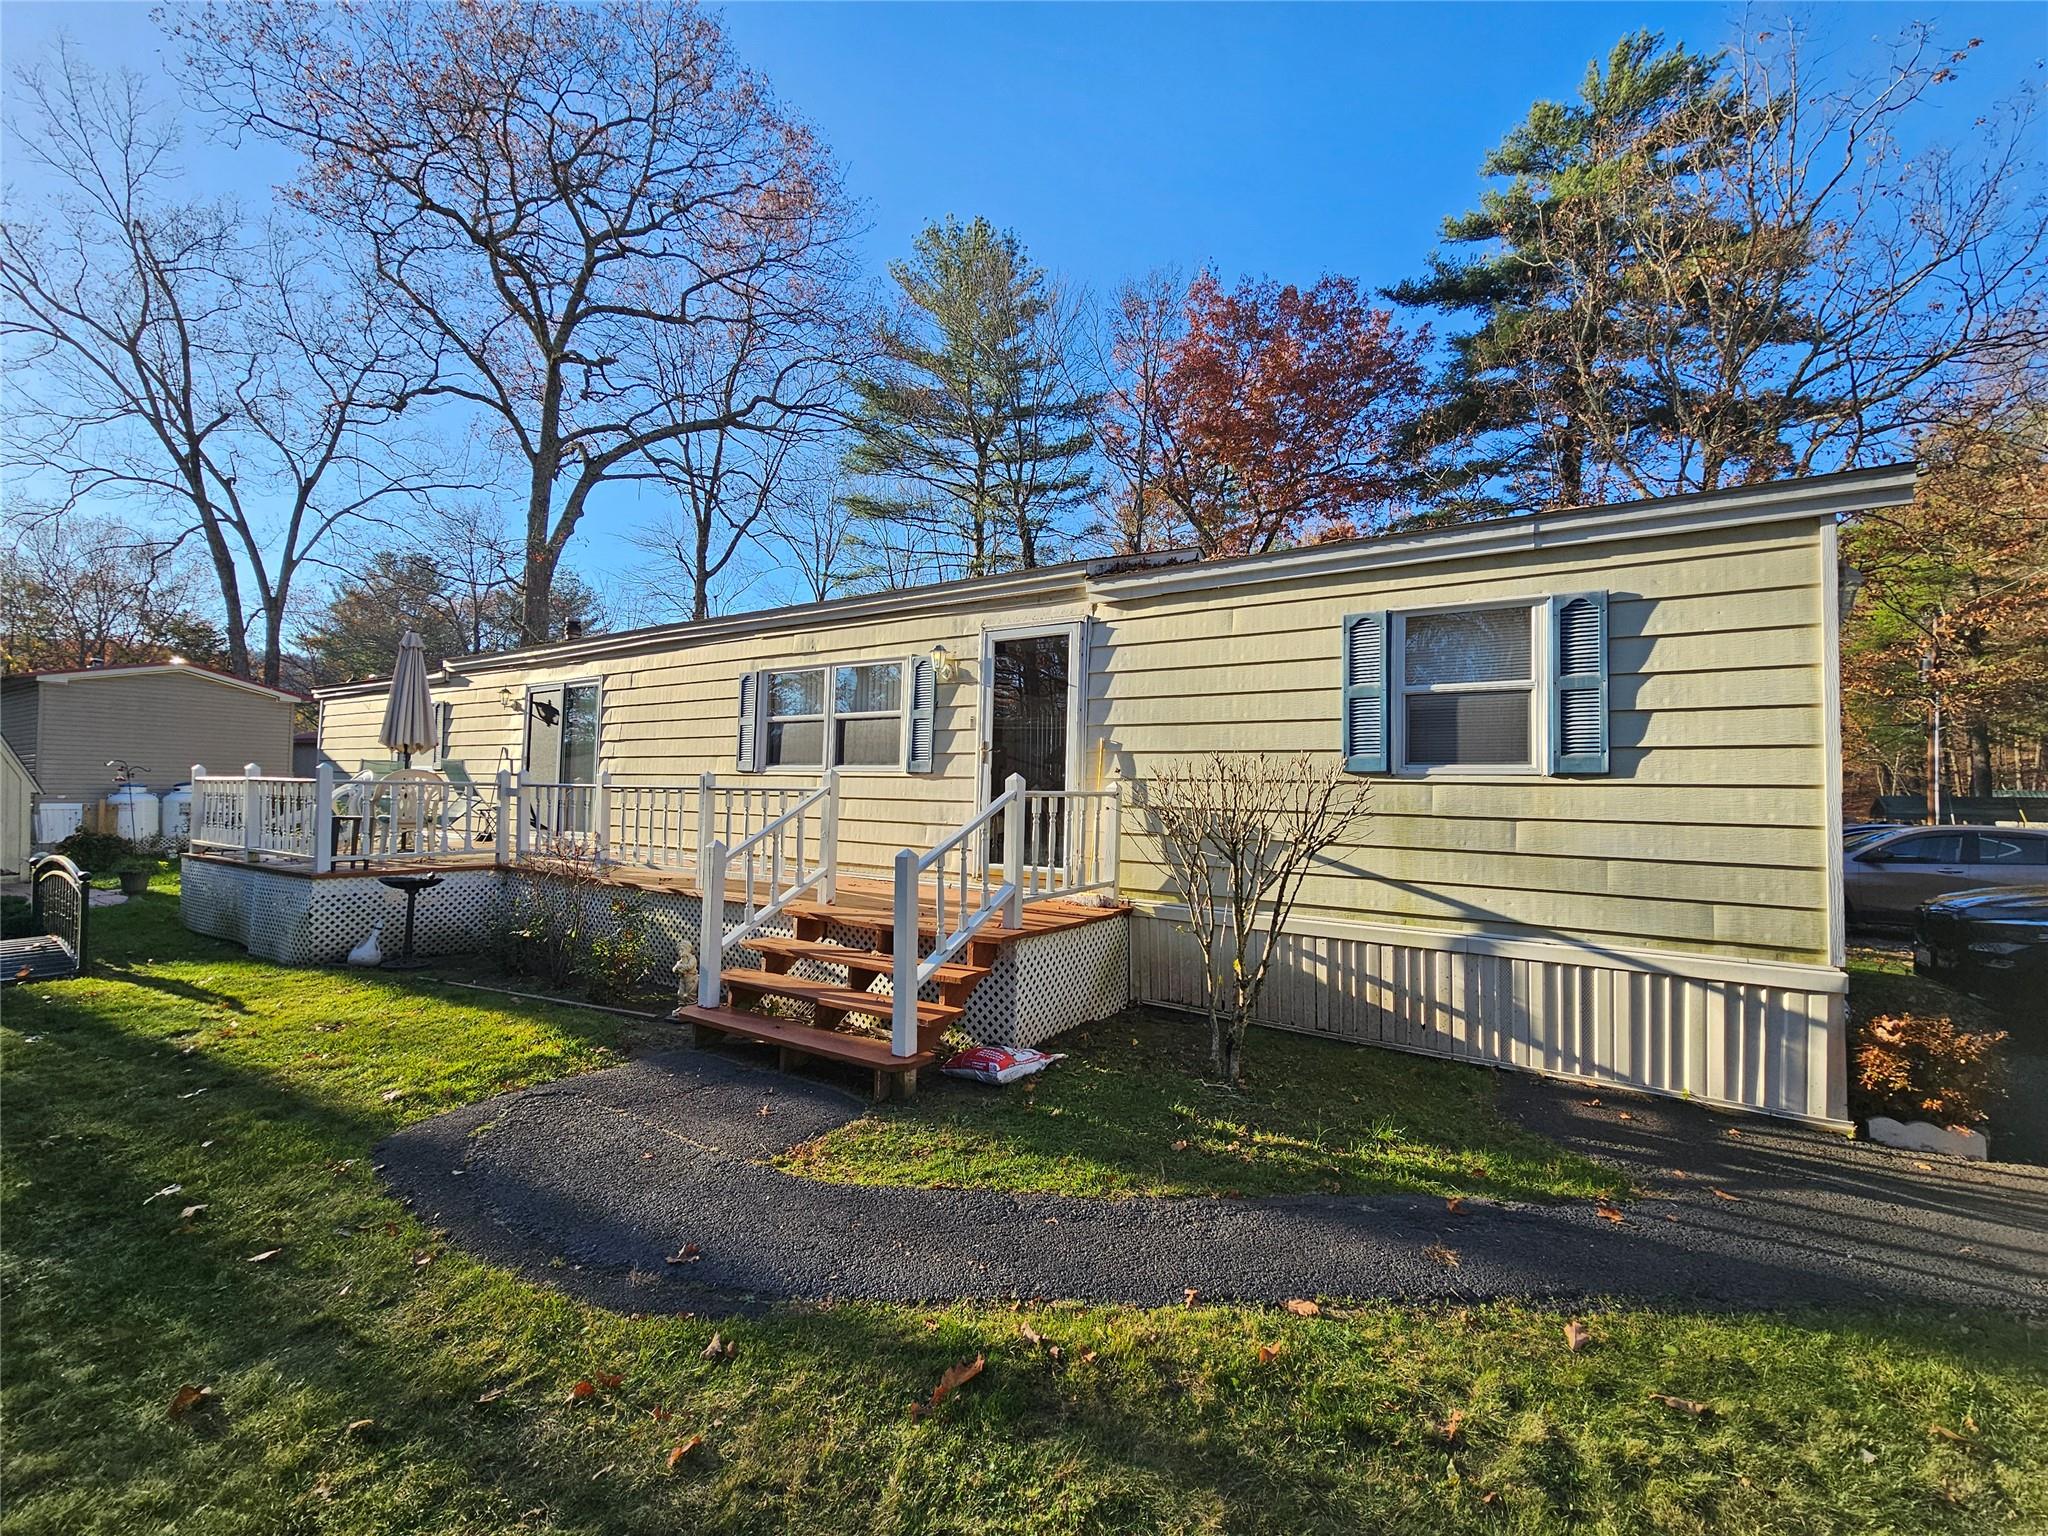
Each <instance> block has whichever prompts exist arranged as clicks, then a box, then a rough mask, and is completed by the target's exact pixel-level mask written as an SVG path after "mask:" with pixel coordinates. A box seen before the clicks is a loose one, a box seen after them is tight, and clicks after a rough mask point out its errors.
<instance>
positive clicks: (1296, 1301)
mask: <svg viewBox="0 0 2048 1536" xmlns="http://www.w3.org/2000/svg"><path fill="white" fill-rule="evenodd" d="M1280 1305H1281V1306H1283V1307H1285V1308H1286V1309H1287V1310H1288V1311H1290V1312H1292V1313H1293V1314H1294V1315H1295V1316H1296V1317H1319V1316H1321V1314H1322V1310H1323V1309H1322V1308H1321V1307H1319V1306H1317V1305H1316V1304H1315V1303H1314V1302H1312V1301H1304V1300H1302V1299H1301V1297H1299V1296H1296V1297H1293V1298H1291V1299H1289V1300H1287V1301H1283V1302H1281V1303H1280Z"/></svg>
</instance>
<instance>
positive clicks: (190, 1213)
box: [178, 1205, 206, 1221]
mask: <svg viewBox="0 0 2048 1536" xmlns="http://www.w3.org/2000/svg"><path fill="white" fill-rule="evenodd" d="M205 1209H206V1207H205V1206H204V1205H188V1206H186V1207H185V1209H183V1210H182V1211H180V1212H178V1220H180V1221H190V1220H191V1219H192V1218H193V1217H194V1216H197V1215H198V1214H199V1213H200V1212H201V1211H203V1210H205Z"/></svg>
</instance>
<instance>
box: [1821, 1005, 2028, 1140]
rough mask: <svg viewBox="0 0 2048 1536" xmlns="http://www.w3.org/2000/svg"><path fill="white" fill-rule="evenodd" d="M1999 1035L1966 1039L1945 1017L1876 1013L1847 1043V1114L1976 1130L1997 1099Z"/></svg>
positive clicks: (1979, 1034)
mask: <svg viewBox="0 0 2048 1536" xmlns="http://www.w3.org/2000/svg"><path fill="white" fill-rule="evenodd" d="M2004 1040H2005V1031H2003V1030H1996V1031H1983V1032H1977V1033H1972V1032H1969V1031H1966V1030H1962V1029H1959V1028H1957V1027H1956V1021H1955V1020H1954V1019H1952V1018H1950V1017H1949V1016H1948V1015H1946V1014H1925V1013H1896V1014H1881V1015H1879V1016H1878V1017H1876V1018H1873V1019H1867V1020H1865V1021H1863V1022H1862V1023H1861V1024H1860V1025H1859V1026H1858V1027H1857V1029H1856V1031H1855V1037H1854V1039H1853V1040H1852V1041H1851V1044H1850V1061H1851V1066H1852V1071H1851V1074H1850V1087H1849V1099H1850V1105H1849V1107H1850V1109H1851V1111H1852V1112H1854V1113H1855V1114H1856V1115H1857V1116H1858V1118H1861V1119H1867V1118H1869V1117H1870V1116H1871V1115H1890V1116H1892V1117H1893V1118H1894V1119H1899V1120H1931V1121H1933V1122H1935V1123H1936V1124H1937V1125H1962V1126H1973V1125H1982V1124H1983V1123H1984V1122H1985V1121H1986V1120H1987V1119H1989V1118H1990V1115H1991V1107H1992V1105H1993V1104H1994V1103H1995V1102H1996V1101H1997V1100H1998V1098H1999V1096H2000V1093H2001V1084H2000V1078H2001V1075H2002V1072H2001V1064H2000V1061H1999V1057H1998V1047H1999V1046H2000V1045H2001V1044H2002V1043H2003V1042H2004Z"/></svg>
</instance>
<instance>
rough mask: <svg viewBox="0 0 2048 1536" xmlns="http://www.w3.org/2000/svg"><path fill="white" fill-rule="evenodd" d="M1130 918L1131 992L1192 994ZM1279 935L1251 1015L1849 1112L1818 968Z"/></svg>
mask: <svg viewBox="0 0 2048 1536" xmlns="http://www.w3.org/2000/svg"><path fill="white" fill-rule="evenodd" d="M1131 921H1132V923H1133V924H1134V925H1135V928H1136V932H1135V934H1134V943H1135V945H1136V962H1137V963H1136V966H1135V968H1134V970H1135V978H1136V991H1137V995H1138V997H1139V998H1140V999H1142V1000H1143V1001H1145V1002H1152V1003H1162V1004H1166V1005H1168V1006H1173V1007H1186V1008H1193V1007H1199V1006H1201V1004H1202V963H1201V958H1200V953H1199V951H1198V950H1197V949H1196V948H1195V943H1194V939H1193V937H1192V935H1191V934H1189V932H1188V931H1187V929H1186V928H1185V926H1184V925H1182V924H1180V923H1177V922H1174V921H1172V920H1170V919H1169V918H1167V917H1163V916H1157V915H1151V914H1145V913H1136V914H1133V916H1132V918H1131ZM1280 942H1281V944H1282V946H1283V948H1282V949H1281V951H1280V952H1279V953H1277V954H1276V955H1275V956H1274V961H1273V969H1272V972H1271V974H1270V975H1269V977H1268V979H1267V982H1266V989H1265V992H1264V993H1263V994H1262V996H1261V997H1260V999H1259V1020H1258V1022H1260V1023H1261V1024H1266V1025H1270V1026H1272V1027H1274V1028H1279V1029H1292V1030H1299V1031H1301V1032H1303V1033H1305V1034H1318V1035H1329V1036H1333V1037H1335V1038H1338V1039H1343V1040H1354V1041H1358V1042H1360V1043H1362V1044H1370V1045H1384V1046H1392V1047H1394V1048H1395V1049H1397V1050H1405V1051H1418V1052H1422V1053H1424V1054H1426V1055H1431V1056H1448V1057H1453V1058H1455V1059H1458V1060H1461V1061H1474V1062H1483V1063H1486V1064H1489V1065H1492V1066H1497V1067H1509V1068H1515V1069H1518V1070H1521V1071H1527V1072H1537V1073H1542V1074H1545V1075H1549V1076H1556V1077H1572V1078H1583V1079H1588V1080H1591V1081H1594V1082H1606V1083H1615V1084H1620V1085H1625V1086H1627V1087H1631V1088H1640V1089H1644V1090H1646V1091H1648V1092H1651V1093H1663V1094H1671V1095H1675V1096H1680V1097H1685V1098H1694V1099H1701V1100H1704V1101H1706V1102H1708V1103H1712V1104H1722V1105H1727V1106H1729V1107H1732V1108H1741V1109H1752V1110H1761V1111H1764V1112H1765V1113H1768V1114H1776V1115H1784V1116H1787V1117H1790V1118H1795V1119H1800V1120H1806V1121H1813V1122H1819V1123H1822V1124H1827V1125H1831V1126H1839V1125H1845V1124H1846V1123H1847V1121H1846V1116H1847V1113H1848V1108H1847V1066H1846V1060H1845V1056H1846V1052H1845V1048H1844V1043H1843V1032H1844V1020H1843V1007H1842V1004H1843V998H1842V996H1841V994H1840V991H1839V989H1838V988H1830V987H1829V985H1828V983H1827V979H1826V978H1828V977H1829V976H1830V975H1831V974H1833V973H1829V972H1827V971H1826V970H1825V968H1823V967H1820V966H1804V967H1793V966H1789V965H1787V966H1779V967H1776V968H1771V967H1766V966H1758V967H1756V968H1755V974H1754V976H1753V977H1752V978H1749V979H1742V978H1739V977H1737V976H1735V975H1733V974H1732V973H1731V971H1730V968H1729V967H1727V966H1719V967H1717V966H1715V965H1713V964H1712V963H1708V962H1694V961H1693V959H1692V957H1688V956H1685V955H1679V954H1672V955H1659V956H1655V957H1648V956H1638V957H1626V956H1619V955H1601V956H1598V957H1595V956H1593V955H1591V954H1590V953H1589V952H1587V951H1583V950H1565V949H1563V947H1562V946H1555V948H1556V949H1557V950H1558V953H1557V954H1556V956H1555V957H1554V958H1553V957H1551V956H1547V955H1545V954H1544V953H1543V949H1544V948H1545V946H1539V945H1535V944H1527V945H1521V946H1505V945H1498V946H1491V947H1489V946H1488V945H1486V944H1485V943H1484V942H1483V941H1473V942H1472V943H1470V944H1469V945H1465V944H1462V943H1461V941H1460V940H1459V938H1458V937H1457V936H1454V935H1442V934H1418V935H1417V937H1416V939H1415V940H1414V941H1413V942H1408V943H1404V942H1401V941H1400V939H1399V938H1396V937H1394V936H1391V935H1385V936H1382V935H1377V934H1376V935H1373V936H1361V937H1356V938H1353V937H1345V936H1339V935H1335V934H1292V933H1290V934H1283V935H1282V936H1281V941H1280ZM1689 969H1690V970H1691V971H1692V972H1693V974H1687V972H1688V970H1689ZM1809 978H1810V979H1809ZM1802 981H1803V982H1804V984H1803V985H1802V984H1801V983H1802Z"/></svg>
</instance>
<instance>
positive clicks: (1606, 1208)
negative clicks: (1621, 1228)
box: [1593, 1200, 1628, 1223]
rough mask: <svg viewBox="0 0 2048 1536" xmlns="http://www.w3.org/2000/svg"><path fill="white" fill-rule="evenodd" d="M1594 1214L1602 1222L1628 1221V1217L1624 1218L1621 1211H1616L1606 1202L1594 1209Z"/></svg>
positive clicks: (1603, 1201)
mask: <svg viewBox="0 0 2048 1536" xmlns="http://www.w3.org/2000/svg"><path fill="white" fill-rule="evenodd" d="M1593 1214H1594V1215H1596V1216H1598V1217H1599V1218H1600V1219H1601V1220H1602V1221H1612V1222H1617V1223H1619V1222H1622V1221H1625V1220H1627V1219H1628V1218H1627V1217H1625V1216H1623V1215H1622V1214H1621V1212H1620V1211H1618V1210H1616V1209H1615V1208H1614V1207H1613V1206H1611V1205H1609V1204H1608V1203H1607V1202H1606V1201H1605V1200H1602V1201H1601V1202H1600V1203H1599V1204H1598V1205H1596V1206H1594V1207H1593Z"/></svg>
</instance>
